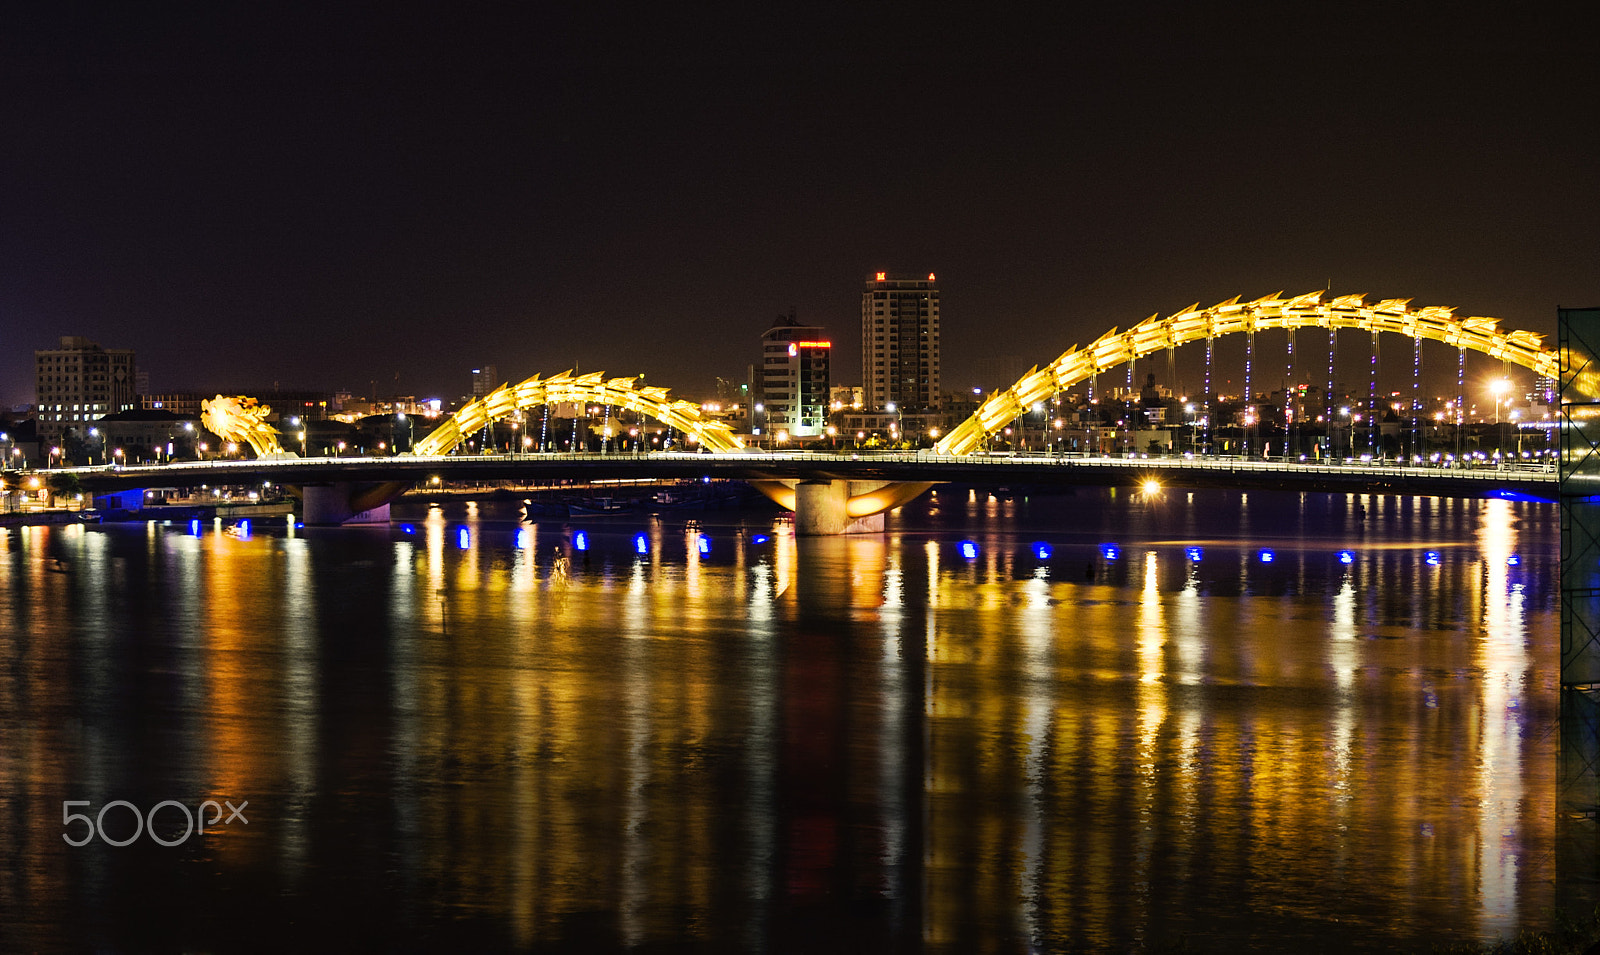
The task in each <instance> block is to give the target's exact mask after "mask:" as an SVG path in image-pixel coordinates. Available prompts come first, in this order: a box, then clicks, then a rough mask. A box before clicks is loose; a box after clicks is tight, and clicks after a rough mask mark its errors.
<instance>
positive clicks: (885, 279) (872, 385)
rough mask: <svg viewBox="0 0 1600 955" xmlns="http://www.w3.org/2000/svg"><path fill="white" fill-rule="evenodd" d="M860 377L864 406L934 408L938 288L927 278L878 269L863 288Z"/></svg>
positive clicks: (937, 397) (906, 411)
mask: <svg viewBox="0 0 1600 955" xmlns="http://www.w3.org/2000/svg"><path fill="white" fill-rule="evenodd" d="M861 379H862V384H863V387H864V388H865V391H866V394H865V395H864V397H865V399H866V404H867V407H868V408H869V409H871V410H873V411H888V410H891V408H890V406H891V405H892V406H893V409H892V410H894V411H895V412H898V413H902V414H921V413H925V412H929V411H938V410H939V403H940V381H939V287H938V286H937V285H936V284H935V280H934V274H933V273H932V272H929V273H928V277H927V278H925V279H924V278H904V277H898V276H894V277H891V276H890V275H889V273H887V272H879V273H877V274H876V275H875V276H874V277H873V278H872V280H871V281H869V282H867V284H866V288H864V289H863V290H862V292H861Z"/></svg>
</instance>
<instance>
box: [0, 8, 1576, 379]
mask: <svg viewBox="0 0 1600 955" xmlns="http://www.w3.org/2000/svg"><path fill="white" fill-rule="evenodd" d="M104 6H106V7H110V8H112V9H101V10H96V11H94V12H85V13H82V14H80V15H77V16H74V15H72V14H69V13H64V12H60V11H52V12H48V13H44V14H40V15H37V16H34V17H31V18H30V17H29V16H28V15H26V14H21V13H8V22H7V23H6V24H5V27H4V30H3V32H0V83H3V91H0V403H4V404H7V405H9V404H16V403H21V402H27V401H31V400H32V396H33V387H32V380H31V362H32V351H33V349H35V348H44V347H51V346H52V345H53V343H54V342H55V340H56V339H57V338H58V337H59V336H61V335H65V334H83V335H88V336H90V337H91V338H94V339H96V340H98V341H100V342H101V343H102V344H105V345H107V346H111V347H131V348H134V349H136V350H137V351H138V361H139V365H140V367H141V368H143V369H146V370H148V371H149V373H150V377H151V382H152V385H153V387H154V388H155V389H156V390H179V389H230V390H231V389H241V390H245V391H250V390H263V389H266V388H270V387H271V385H272V383H273V382H278V383H279V384H280V385H281V386H282V387H284V388H290V387H315V388H347V389H351V390H353V391H356V392H366V391H367V390H368V389H369V388H370V385H369V382H372V381H377V382H378V386H377V387H378V390H379V391H380V392H383V393H394V392H396V391H398V392H400V393H406V394H418V395H441V396H444V397H453V396H455V395H458V394H460V393H462V392H463V391H465V390H467V388H468V374H467V373H468V370H469V369H470V368H471V367H473V366H475V365H478V364H481V363H490V362H492V363H494V364H496V365H497V366H498V368H499V370H500V373H501V376H502V377H505V378H510V379H513V380H515V379H518V378H521V377H524V376H526V375H528V374H531V373H533V372H535V371H539V372H555V371H560V370H562V369H564V368H568V367H571V366H572V365H574V364H575V363H579V364H581V365H582V367H583V368H584V369H586V370H589V369H596V368H603V369H605V370H607V371H610V372H613V373H617V374H631V373H640V372H643V373H646V374H647V375H648V377H649V379H650V380H651V381H652V382H653V383H656V384H664V385H668V386H669V387H674V388H678V389H687V390H691V391H693V390H696V389H701V388H704V387H706V386H708V385H709V384H710V383H711V381H712V379H713V376H716V375H724V376H729V377H740V378H742V376H743V372H744V367H745V365H746V364H747V363H749V362H750V361H752V360H753V359H754V358H755V355H756V348H757V338H758V336H759V334H760V332H761V331H762V330H763V329H764V328H765V327H766V326H767V325H768V324H769V322H770V320H771V319H772V318H773V317H774V316H776V315H777V314H779V313H780V312H787V311H788V310H789V309H790V308H794V309H796V310H797V311H798V313H799V315H800V317H801V318H802V319H804V320H806V321H808V322H814V323H818V324H822V325H825V326H828V328H829V330H830V337H832V338H833V340H834V341H835V343H836V348H835V361H836V368H835V374H834V378H835V381H836V382H849V381H855V380H856V379H857V376H858V374H859V369H858V363H859V362H858V345H857V330H858V317H859V313H858V309H859V295H860V287H861V283H862V281H863V280H864V279H865V278H866V277H867V276H868V275H869V274H870V273H871V272H874V271H877V270H880V269H888V270H891V271H902V272H910V273H926V272H928V271H934V272H936V273H938V275H939V280H940V287H941V291H942V303H943V317H944V334H945V344H946V347H945V365H946V374H945V377H946V384H947V386H957V385H961V384H963V383H965V382H966V380H967V379H969V378H970V377H972V376H973V375H974V373H975V372H976V367H977V366H976V361H977V359H978V358H979V357H981V356H985V355H1002V354H1010V355H1015V356H1017V357H1019V358H1021V359H1024V360H1025V361H1026V362H1027V363H1033V362H1041V363H1042V362H1044V361H1047V360H1049V359H1051V358H1053V357H1054V356H1055V355H1056V354H1058V353H1059V352H1060V351H1062V350H1063V349H1064V348H1066V347H1067V346H1069V345H1072V344H1074V343H1078V342H1087V341H1088V340H1090V339H1092V338H1094V337H1095V336H1097V335H1098V334H1099V333H1101V332H1103V331H1105V330H1107V329H1108V328H1110V327H1111V326H1113V325H1122V326H1126V325H1129V324H1131V323H1133V322H1134V321H1136V320H1138V319H1140V318H1142V317H1144V316H1145V315H1148V314H1150V313H1152V312H1161V313H1163V314H1167V313H1171V312H1173V311H1176V310H1178V309H1180V308H1183V307H1185V306H1187V305H1189V304H1190V303H1191V302H1195V301H1197V300H1198V301H1199V302H1201V303H1202V304H1211V303H1214V302H1217V301H1220V300H1222V299H1225V298H1228V297H1230V296H1232V295H1235V294H1244V295H1246V296H1248V297H1255V296H1259V295H1262V294H1266V293H1270V292H1275V291H1277V290H1279V289H1283V290H1286V291H1288V292H1290V293H1299V292H1305V291H1311V290H1313V289H1319V288H1322V287H1324V286H1325V285H1327V284H1328V283H1330V282H1331V283H1332V286H1333V289H1334V291H1335V292H1339V293H1348V292H1367V293H1370V294H1372V295H1373V296H1382V297H1407V298H1413V299H1414V300H1415V301H1416V302H1417V303H1418V304H1444V305H1456V306H1459V307H1460V308H1461V309H1462V310H1463V311H1465V312H1468V313H1471V314H1479V315H1494V316H1498V317H1501V318H1503V319H1505V320H1506V322H1507V323H1508V324H1509V325H1513V326H1519V327H1527V328H1532V329H1534V330H1537V331H1541V332H1553V331H1554V327H1555V308H1556V306H1557V305H1593V304H1596V303H1597V302H1600V254H1597V253H1600V241H1597V238H1596V236H1597V229H1596V226H1597V224H1600V133H1597V126H1600V124H1597V123H1596V121H1595V116H1596V105H1595V104H1596V102H1600V95H1597V94H1600V85H1597V82H1596V73H1595V68H1594V66H1593V62H1594V54H1593V50H1592V48H1591V47H1592V44H1591V43H1590V40H1589V37H1590V34H1589V33H1588V32H1587V29H1586V28H1584V27H1583V25H1582V24H1581V23H1579V22H1578V21H1576V20H1574V21H1572V22H1566V21H1563V20H1561V19H1560V18H1559V16H1557V15H1552V14H1544V13H1540V12H1539V11H1537V10H1533V9H1527V10H1524V9H1521V7H1522V6H1527V7H1530V8H1531V7H1533V6H1540V5H1519V6H1518V7H1516V8H1513V7H1511V6H1510V5H1502V6H1504V7H1506V9H1505V10H1503V11H1501V12H1500V13H1499V14H1498V15H1496V16H1494V17H1489V16H1485V15H1483V14H1479V13H1476V12H1474V11H1475V10H1477V9H1479V8H1480V7H1481V6H1482V5H1457V6H1454V7H1450V8H1445V7H1440V8H1439V9H1440V10H1448V13H1447V14H1445V13H1441V14H1440V18H1438V19H1435V18H1433V17H1431V16H1429V15H1427V14H1425V13H1423V12H1401V13H1396V12H1395V10H1396V8H1398V7H1399V6H1400V5H1396V4H1389V3H1365V4H1363V3H1346V4H1340V5H1338V6H1337V7H1331V8H1329V9H1330V10H1333V11H1336V12H1332V13H1318V12H1312V11H1313V9H1314V8H1311V7H1308V6H1306V5H1301V4H1278V5H1272V6H1261V7H1256V6H1253V5H1248V4H1220V5H1193V4H1187V5H1173V6H1169V5H1164V4H1149V3H1145V4H1141V3H1128V4H1113V5H1106V6H1107V7H1108V9H1102V10H1099V11H1098V12H1092V13H1087V14H1082V13H1077V14H1073V15H1067V14H1064V13H1063V14H1053V15H1051V16H1048V17H1043V16H1041V15H1040V14H1039V12H1038V11H1040V10H1049V9H1054V7H1053V6H1046V5H1036V6H1026V7H1024V6H1015V7H1013V6H1004V5H993V4H971V5H966V6H961V7H955V6H945V5H931V4H920V5H919V4H905V5H898V6H891V7H879V8H874V11H873V12H863V11H862V10H860V9H857V8H858V7H859V6H860V5H829V4H820V3H804V4H792V5H785V4H764V5H762V4H748V5H746V7H747V9H741V8H738V7H723V8H720V9H722V11H723V12H721V13H717V12H715V11H716V10H717V9H719V8H717V7H712V6H697V5H694V4H659V5H654V6H653V7H650V8H645V9H638V8H627V9H626V10H624V9H623V8H612V9H611V12H609V13H607V12H605V11H603V10H600V9H599V8H597V7H595V6H593V5H588V4H550V3H529V4H523V5H521V6H518V7H515V8H514V9H515V10H517V11H518V12H516V13H515V14H514V15H496V14H493V13H486V12H483V11H486V10H491V9H493V8H489V7H479V6H474V5H466V4H452V5H442V4H441V5H437V6H438V12H437V13H436V14H434V15H431V16H430V15H422V14H417V13H414V12H399V11H398V9H397V8H396V5H377V4H374V5H369V6H362V7H357V6H349V7H346V8H344V9H343V10H342V12H336V11H331V10H330V11H315V12H289V8H284V7H275V6H274V5H256V6H255V7H254V9H253V11H252V12H244V11H241V10H240V9H238V8H235V7H233V6H231V5H225V4H215V3H210V4H203V5H201V4H196V5H189V6H177V5H162V6H153V5H145V4H123V5H104ZM1079 6H1081V5H1077V4H1072V5H1061V9H1069V8H1076V7H1079ZM1565 6H1570V7H1572V8H1574V9H1576V8H1578V7H1579V6H1581V5H1577V4H1572V5H1565ZM580 7H581V8H583V11H584V12H576V11H575V10H573V9H568V8H580ZM1110 7H1114V8H1115V9H1109V8H1110ZM408 9H409V7H408ZM1403 9H1404V10H1410V9H1411V8H1409V7H1407V8H1403ZM950 10H956V11H960V12H957V13H951V12H948V11H950ZM1540 17H1545V19H1540Z"/></svg>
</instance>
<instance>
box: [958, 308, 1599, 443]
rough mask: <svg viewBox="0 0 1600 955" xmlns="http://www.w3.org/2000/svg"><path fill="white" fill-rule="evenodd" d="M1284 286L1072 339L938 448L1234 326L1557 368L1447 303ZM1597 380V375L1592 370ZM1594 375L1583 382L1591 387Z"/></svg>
mask: <svg viewBox="0 0 1600 955" xmlns="http://www.w3.org/2000/svg"><path fill="white" fill-rule="evenodd" d="M1282 295H1283V293H1282V292H1277V293H1275V294H1273V295H1268V296H1265V297H1263V298H1258V299H1256V300H1255V301H1253V302H1240V301H1239V298H1238V296H1235V297H1233V298H1231V299H1229V300H1228V301H1226V302H1222V303H1221V304H1218V305H1213V306H1212V307H1210V308H1204V309H1203V308H1200V307H1199V303H1196V304H1194V305H1191V306H1190V307H1188V308H1187V309H1184V310H1183V311H1181V312H1178V313H1177V314H1175V315H1171V316H1168V317H1167V318H1159V317H1157V316H1156V315H1151V316H1150V317H1149V318H1147V319H1145V320H1144V321H1142V322H1140V323H1139V324H1137V325H1135V326H1134V327H1132V328H1130V329H1128V330H1127V331H1120V330H1118V329H1115V328H1113V329H1112V330H1111V331H1109V332H1107V333H1105V334H1104V335H1101V336H1100V337H1099V338H1098V339H1096V340H1095V341H1094V342H1093V343H1092V344H1090V345H1089V346H1087V347H1085V348H1079V347H1077V346H1076V345H1075V346H1073V347H1072V348H1070V349H1068V350H1067V351H1066V352H1065V353H1064V354H1062V356H1061V357H1059V358H1057V359H1056V360H1055V361H1053V362H1051V363H1050V365H1048V366H1047V367H1045V368H1042V369H1041V368H1039V367H1038V366H1034V368H1033V369H1031V370H1030V371H1029V372H1028V373H1027V374H1026V375H1024V376H1022V379H1021V380H1020V381H1018V382H1017V383H1016V384H1014V385H1012V386H1011V387H1010V388H1007V389H1006V390H1005V391H1001V392H996V393H995V394H993V395H990V396H989V399H988V400H987V401H985V402H984V403H983V405H982V407H980V408H979V409H978V410H977V411H976V412H974V413H973V415H972V417H970V418H968V419H967V420H966V421H963V422H962V423H961V424H960V425H958V426H957V427H955V428H954V429H953V430H951V432H950V433H949V434H948V435H946V436H945V437H944V439H943V440H941V441H940V442H939V443H938V444H937V445H935V448H934V449H935V450H936V451H938V452H939V453H940V454H969V453H971V452H972V451H974V450H975V449H977V448H978V447H979V446H980V445H981V444H982V443H983V440H984V438H985V437H986V436H987V435H989V434H992V433H994V432H996V431H998V430H1000V429H1001V428H1003V427H1005V426H1006V425H1007V424H1009V423H1010V422H1011V421H1012V420H1013V419H1015V418H1016V417H1017V416H1018V415H1020V414H1022V412H1023V410H1024V409H1026V408H1028V407H1030V406H1031V405H1032V404H1033V403H1034V402H1036V401H1042V400H1044V399H1046V398H1051V397H1054V396H1055V395H1056V394H1058V393H1060V392H1062V391H1065V390H1066V389H1068V388H1070V387H1072V386H1073V385H1075V384H1077V383H1078V382H1080V381H1083V380H1085V379H1086V378H1088V377H1090V376H1091V375H1094V374H1097V373H1099V372H1102V371H1105V370H1106V369H1107V368H1113V367H1115V366H1117V365H1120V364H1122V363H1124V362H1128V361H1133V360H1135V359H1138V358H1142V357H1144V356H1145V355H1149V354H1152V353H1154V352H1158V351H1161V350H1162V349H1166V348H1174V347H1176V346H1178V345H1184V344H1188V343H1189V342H1196V341H1202V340H1205V339H1208V338H1216V337H1218V336H1221V335H1231V334H1234V333H1236V332H1253V331H1265V330H1267V329H1275V328H1283V329H1294V328H1329V329H1335V328H1360V329H1365V330H1367V331H1370V332H1374V333H1376V332H1394V333H1395V334H1398V335H1405V336H1406V337H1408V338H1413V339H1423V338H1427V339H1432V340H1433V341H1438V342H1444V343H1445V344H1447V345H1455V346H1457V347H1460V348H1470V349H1472V350H1473V351H1479V352H1483V353H1484V354H1486V355H1490V356H1493V357H1495V358H1499V359H1503V360H1505V361H1508V362H1512V363H1515V364H1518V365H1522V366H1523V367H1525V368H1531V369H1533V370H1534V371H1535V372H1538V373H1539V374H1541V375H1544V376H1546V377H1549V378H1556V377H1557V375H1558V374H1559V368H1560V356H1559V354H1558V353H1557V352H1555V351H1551V350H1548V349H1546V348H1544V347H1543V341H1544V339H1543V336H1540V335H1537V334H1535V333H1533V332H1528V331H1505V330H1502V329H1500V328H1499V324H1500V322H1499V320H1498V319H1494V318H1479V317H1471V318H1458V317H1457V316H1456V315H1455V309H1454V308H1453V307H1450V306H1442V305H1430V306H1426V307H1423V308H1411V307H1410V302H1411V300H1410V299H1404V298H1390V299H1384V300H1382V301H1380V302H1376V303H1372V304H1368V303H1367V302H1366V301H1365V299H1366V296H1364V295H1342V296H1339V297H1337V298H1335V299H1333V300H1332V301H1329V302H1323V301H1322V293H1321V292H1309V293H1307V294H1305V295H1300V296H1297V297H1295V298H1288V299H1286V298H1282V297H1281V296H1282ZM1590 377H1591V379H1596V376H1595V375H1591V376H1590ZM1597 383H1600V379H1597V380H1591V381H1589V382H1587V383H1586V385H1587V387H1588V390H1589V391H1590V393H1593V392H1594V390H1595V385H1596V384H1597Z"/></svg>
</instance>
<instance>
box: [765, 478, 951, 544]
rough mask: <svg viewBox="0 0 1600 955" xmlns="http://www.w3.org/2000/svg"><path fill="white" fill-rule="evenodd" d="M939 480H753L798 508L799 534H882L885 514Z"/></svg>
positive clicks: (796, 526) (774, 497)
mask: <svg viewBox="0 0 1600 955" xmlns="http://www.w3.org/2000/svg"><path fill="white" fill-rule="evenodd" d="M936 483H938V482H936V481H841V480H835V479H832V478H826V477H823V478H813V479H810V480H806V481H795V480H793V479H786V480H756V481H751V482H750V484H751V486H752V487H754V488H755V489H756V490H758V491H760V492H761V493H762V494H765V495H766V496H767V497H770V498H771V499H772V500H773V501H775V502H777V503H778V505H779V506H780V507H786V508H788V509H789V510H791V511H794V533H795V536H796V537H834V536H836V535H839V534H881V533H883V514H884V512H885V511H891V510H893V509H895V508H897V507H899V506H900V505H902V504H904V503H906V502H907V501H909V500H911V499H912V498H914V497H916V496H917V495H919V494H921V493H922V492H923V491H926V490H927V489H928V488H930V487H933V485H934V484H936Z"/></svg>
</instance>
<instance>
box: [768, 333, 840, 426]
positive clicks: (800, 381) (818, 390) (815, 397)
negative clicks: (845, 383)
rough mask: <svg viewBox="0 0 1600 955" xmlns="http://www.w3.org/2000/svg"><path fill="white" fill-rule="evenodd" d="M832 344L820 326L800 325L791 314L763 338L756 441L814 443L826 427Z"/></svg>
mask: <svg viewBox="0 0 1600 955" xmlns="http://www.w3.org/2000/svg"><path fill="white" fill-rule="evenodd" d="M832 349H833V343H832V342H830V341H828V340H827V339H826V338H824V337H823V334H822V326H820V325H803V324H801V323H800V321H799V320H798V319H796V318H795V316H794V313H793V312H790V313H789V314H788V315H787V316H782V315H780V316H779V317H778V319H777V321H775V322H773V323H772V327H771V328H768V329H767V330H766V331H764V332H762V333H761V372H760V375H761V377H760V386H761V395H760V398H759V401H760V404H761V410H760V411H758V412H757V413H756V415H755V417H754V418H753V419H752V426H751V431H752V433H753V434H756V435H759V436H767V435H770V436H773V437H779V436H781V435H784V434H787V435H788V436H789V437H791V438H814V437H817V436H818V435H820V434H822V433H823V430H824V429H825V428H826V427H827V425H828V385H829V381H828V375H829V370H828V365H829V356H830V355H831V354H832Z"/></svg>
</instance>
